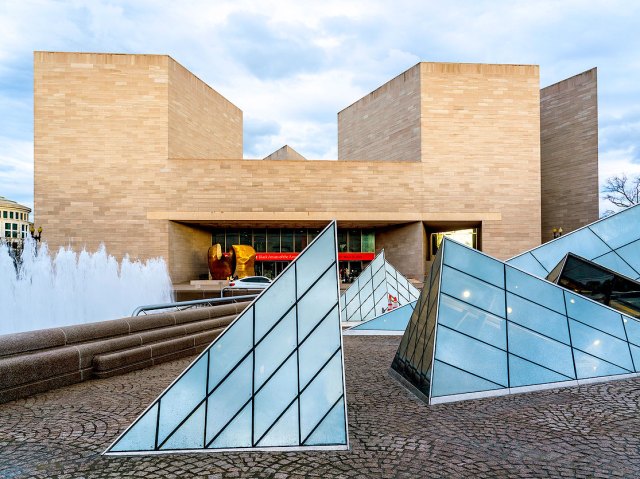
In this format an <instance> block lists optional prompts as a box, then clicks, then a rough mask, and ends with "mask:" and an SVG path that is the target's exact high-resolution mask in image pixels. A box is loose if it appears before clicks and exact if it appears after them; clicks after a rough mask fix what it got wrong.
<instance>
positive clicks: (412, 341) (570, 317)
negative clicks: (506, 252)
mask: <svg viewBox="0 0 640 479" xmlns="http://www.w3.org/2000/svg"><path fill="white" fill-rule="evenodd" d="M427 284H429V285H430V288H427V287H426V285H425V288H424V289H423V291H422V294H421V295H420V299H419V300H418V304H417V305H416V308H415V310H414V313H413V315H412V317H411V320H410V322H409V326H408V327H407V331H406V332H405V334H404V336H403V338H402V341H401V342H400V346H399V348H398V351H397V353H396V356H395V358H394V360H393V364H392V369H393V370H394V371H395V372H396V373H397V374H398V375H399V376H400V377H401V379H402V382H404V383H405V384H407V383H408V385H409V386H410V387H411V389H412V390H413V391H414V392H416V393H417V394H418V395H419V396H421V397H422V398H423V399H425V400H426V401H428V402H429V403H430V404H434V403H438V402H446V401H453V400H461V399H471V398H475V397H482V396H491V395H501V394H509V393H515V392H523V391H528V390H533V389H544V388H548V387H559V386H571V385H577V384H580V383H582V382H584V381H593V380H594V378H600V379H599V380H603V378H606V379H610V377H611V376H617V377H619V378H623V377H628V376H630V375H632V376H636V375H637V374H636V373H637V372H639V371H640V322H639V321H638V320H636V319H634V318H631V317H629V316H626V315H623V314H620V312H618V311H615V310H613V309H611V308H609V307H607V306H604V305H602V304H600V303H597V302H595V301H592V300H590V299H587V298H584V297H581V296H578V295H576V294H574V293H572V292H570V291H568V290H566V289H564V288H562V287H560V286H558V285H555V284H553V283H550V282H548V281H546V280H543V279H540V278H537V277H535V276H532V275H530V274H527V273H525V272H523V271H521V270H519V269H516V268H513V267H511V266H509V265H505V264H504V263H502V262H500V261H498V260H496V259H493V258H491V257H489V256H486V255H484V254H483V253H480V252H479V251H476V250H473V249H470V248H467V247H466V246H463V245H461V244H459V243H456V242H454V241H452V240H449V239H445V241H444V243H443V247H442V248H441V250H440V251H439V252H438V256H437V257H436V260H435V262H434V265H433V267H432V269H431V273H430V279H429V281H428V283H427Z"/></svg>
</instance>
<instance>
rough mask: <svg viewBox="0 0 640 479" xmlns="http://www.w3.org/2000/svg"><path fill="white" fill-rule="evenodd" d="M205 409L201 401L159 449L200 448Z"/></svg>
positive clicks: (202, 444) (202, 443)
mask: <svg viewBox="0 0 640 479" xmlns="http://www.w3.org/2000/svg"><path fill="white" fill-rule="evenodd" d="M205 410H206V408H205V403H202V404H201V405H200V407H199V408H198V409H196V410H195V412H193V413H192V414H191V416H189V417H188V418H187V420H186V421H185V422H184V423H183V424H182V425H181V426H179V427H178V429H177V430H176V432H174V433H173V434H172V435H171V437H169V438H168V439H167V440H166V441H165V442H164V444H162V445H161V446H160V449H166V450H172V449H202V447H203V446H204V418H205Z"/></svg>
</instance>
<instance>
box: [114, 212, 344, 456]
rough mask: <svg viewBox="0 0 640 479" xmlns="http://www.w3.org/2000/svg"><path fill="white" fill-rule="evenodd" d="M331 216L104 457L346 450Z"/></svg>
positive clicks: (342, 376)
mask: <svg viewBox="0 0 640 479" xmlns="http://www.w3.org/2000/svg"><path fill="white" fill-rule="evenodd" d="M336 243H337V242H336V223H335V222H332V223H331V224H330V225H329V226H328V227H327V228H325V230H324V231H323V232H322V233H320V235H318V237H317V238H316V239H315V240H314V241H313V242H312V243H311V244H310V245H309V246H308V247H307V248H306V249H305V250H304V251H303V252H302V253H301V254H300V255H299V256H298V257H297V258H296V259H295V260H294V261H293V262H292V263H291V264H290V265H289V266H288V267H287V268H286V269H285V270H284V271H283V272H282V274H281V275H280V276H278V278H277V279H276V280H275V281H274V282H273V283H272V284H271V285H270V286H269V287H268V288H267V289H266V290H265V291H263V292H262V294H260V296H259V297H258V298H256V299H255V301H254V302H253V303H252V304H251V305H250V306H248V307H247V308H246V309H245V310H244V311H243V312H242V313H241V314H240V315H239V316H238V317H237V318H236V320H235V321H234V322H233V323H231V324H230V325H229V327H228V328H227V329H226V330H225V331H224V332H223V333H222V334H221V335H220V336H219V337H218V338H217V339H216V340H215V341H214V342H213V343H212V344H211V345H210V346H209V347H208V348H207V349H206V350H205V351H204V352H203V353H202V354H201V355H200V356H199V357H198V358H197V359H196V360H195V361H194V362H193V363H192V364H191V365H190V366H189V367H188V368H187V369H186V370H185V371H184V372H183V373H182V374H181V375H180V376H179V377H178V378H177V379H176V380H175V381H174V382H173V384H171V386H169V387H168V388H167V389H166V390H165V391H164V392H163V393H162V394H161V395H160V397H158V399H156V400H155V401H154V402H153V403H152V404H151V405H150V406H149V407H148V408H147V410H146V411H145V412H144V413H143V414H142V415H141V416H140V417H139V418H138V419H137V420H136V421H135V422H134V423H133V424H132V425H131V426H130V427H129V428H128V429H127V430H126V431H125V432H124V433H123V434H122V435H121V436H120V437H119V438H118V439H117V440H116V441H115V442H114V443H113V444H112V445H111V446H110V447H109V449H108V450H107V452H106V453H112V454H116V453H120V454H127V453H151V452H155V453H159V452H179V451H193V450H208V451H215V450H229V449H246V450H256V449H258V450H262V449H267V450H268V449H272V448H279V449H282V448H284V449H293V450H300V449H347V448H348V434H347V416H346V396H345V386H344V374H343V371H344V361H343V352H342V338H341V333H340V312H339V301H338V299H339V293H338V292H339V286H338V269H337V244H336Z"/></svg>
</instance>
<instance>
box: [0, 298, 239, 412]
mask: <svg viewBox="0 0 640 479" xmlns="http://www.w3.org/2000/svg"><path fill="white" fill-rule="evenodd" d="M248 305H249V302H243V303H235V304H231V305H220V306H214V307H209V308H198V309H191V310H186V311H178V312H174V313H162V314H158V315H147V316H142V317H135V318H122V319H117V320H113V321H102V322H98V323H89V324H84V325H79V326H78V327H75V326H68V327H65V328H51V329H46V330H40V331H30V332H27V333H18V334H14V335H5V336H2V337H0V378H2V382H1V383H0V403H3V402H7V401H12V400H15V399H19V398H23V397H27V396H30V395H32V394H36V393H40V392H44V391H47V390H49V389H54V388H58V387H61V386H66V385H70V384H73V383H77V382H81V381H85V380H87V379H90V378H92V377H99V378H100V377H111V376H115V375H117V374H122V373H125V372H129V371H133V370H135V369H141V368H145V367H149V366H153V365H154V364H159V363H161V362H166V361H171V360H173V359H178V358H183V357H186V356H190V355H193V354H197V353H199V352H202V351H203V350H204V349H205V348H206V347H207V346H208V345H209V344H210V343H211V341H213V340H214V339H215V338H216V337H218V336H219V335H220V334H221V333H222V332H223V331H224V329H225V328H226V327H227V326H228V325H229V324H230V323H231V322H232V321H233V320H234V319H235V318H236V317H237V314H238V313H240V312H241V311H243V310H244V308H246V307H247V306H248ZM125 325H126V330H125V328H124V326H125ZM69 332H71V333H72V334H67V333H69Z"/></svg>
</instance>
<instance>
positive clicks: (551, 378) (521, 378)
mask: <svg viewBox="0 0 640 479" xmlns="http://www.w3.org/2000/svg"><path fill="white" fill-rule="evenodd" d="M569 380H571V378H568V377H566V376H563V375H562V374H559V373H557V372H555V371H551V370H550V369H547V368H543V367H542V366H540V365H538V364H534V363H532V362H531V361H527V360H525V359H522V358H519V357H518V356H514V355H513V354H510V355H509V381H510V383H509V386H510V387H512V388H517V387H520V386H531V385H534V384H545V383H556V382H560V381H569Z"/></svg>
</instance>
